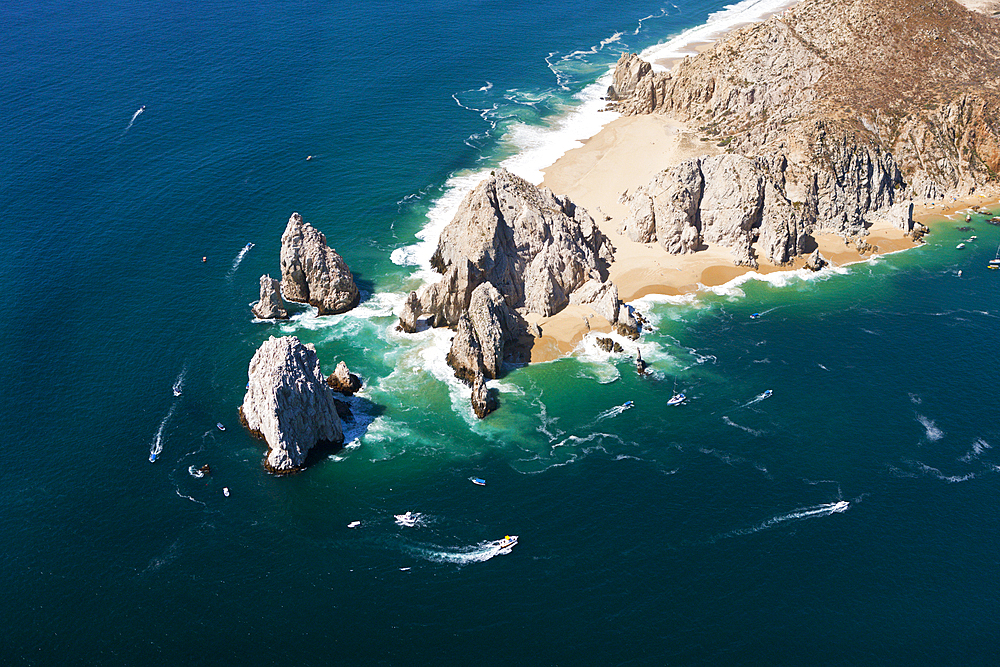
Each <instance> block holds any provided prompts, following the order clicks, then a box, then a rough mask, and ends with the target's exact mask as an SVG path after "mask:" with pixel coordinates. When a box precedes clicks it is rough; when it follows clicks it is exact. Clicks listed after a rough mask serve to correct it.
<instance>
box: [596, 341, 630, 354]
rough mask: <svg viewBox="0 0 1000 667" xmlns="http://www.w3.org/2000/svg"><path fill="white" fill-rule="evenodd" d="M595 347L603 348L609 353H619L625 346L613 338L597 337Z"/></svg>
mask: <svg viewBox="0 0 1000 667" xmlns="http://www.w3.org/2000/svg"><path fill="white" fill-rule="evenodd" d="M597 347H599V348H600V349H602V350H604V351H605V352H607V353H609V354H611V353H614V354H621V353H622V352H624V351H625V348H623V347H622V345H621V343H619V342H618V341H616V340H614V339H613V338H598V339H597Z"/></svg>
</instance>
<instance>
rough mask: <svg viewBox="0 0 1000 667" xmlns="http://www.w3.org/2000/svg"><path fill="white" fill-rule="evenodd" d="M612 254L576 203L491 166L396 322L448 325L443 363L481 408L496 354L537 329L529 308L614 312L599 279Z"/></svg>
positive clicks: (611, 294) (410, 326) (610, 290)
mask: <svg viewBox="0 0 1000 667" xmlns="http://www.w3.org/2000/svg"><path fill="white" fill-rule="evenodd" d="M613 257H614V248H612V246H611V244H610V243H609V241H608V239H607V238H606V237H605V236H604V234H602V233H601V231H600V229H599V228H598V227H597V225H596V224H595V222H594V219H593V218H592V217H591V216H590V214H589V213H588V212H587V211H586V210H585V209H583V208H582V207H580V206H577V205H576V204H575V203H574V202H573V201H571V200H570V199H569V198H567V197H560V196H558V195H555V194H553V192H552V191H551V190H549V189H547V188H538V187H536V186H534V185H532V184H531V183H528V182H527V181H525V180H524V179H522V178H520V177H518V176H515V175H513V174H511V173H509V172H507V171H506V170H503V169H500V170H497V171H495V172H493V173H492V174H491V175H490V177H489V178H487V179H486V180H484V181H483V182H481V183H480V184H479V185H478V186H476V187H475V188H474V189H473V190H472V191H470V192H469V193H468V194H467V195H466V197H465V199H464V200H463V201H462V203H461V205H460V206H459V209H458V212H457V213H456V214H455V217H454V219H453V220H452V221H451V222H450V223H449V224H448V225H447V227H445V229H444V230H443V232H442V233H441V237H440V240H439V241H438V245H437V250H436V251H435V253H434V256H433V258H432V259H431V264H432V266H433V267H434V268H435V269H436V270H437V271H438V272H439V273H441V274H443V277H442V278H441V280H440V281H438V282H436V283H433V284H430V285H427V286H425V287H424V288H423V289H422V290H420V292H419V293H418V292H413V293H411V294H410V295H409V297H408V298H407V299H406V302H405V304H404V306H403V310H402V313H401V314H400V320H399V327H400V329H402V330H403V331H406V332H411V333H412V332H413V331H415V330H416V328H417V322H418V320H420V319H421V318H424V319H425V320H426V321H427V323H428V324H429V325H430V326H438V327H450V328H452V329H455V331H456V333H455V336H454V338H453V339H452V345H451V350H450V351H449V353H448V357H447V358H448V363H449V365H451V367H452V368H454V369H455V374H456V375H457V376H458V377H459V378H461V379H462V380H463V381H465V382H466V383H468V384H469V385H471V386H473V387H474V389H475V391H474V392H473V405H474V407H475V410H476V413H477V414H479V416H480V417H482V416H485V414H486V413H488V412H489V411H490V410H491V409H492V407H494V406H495V401H493V400H490V399H489V397H488V392H487V391H486V388H485V380H486V379H491V378H496V377H498V376H499V374H500V372H501V368H502V362H503V360H504V359H505V358H510V359H511V360H514V361H518V360H524V359H523V358H522V359H518V358H517V354H518V353H519V351H521V352H522V353H523V349H524V346H525V341H526V340H528V341H530V339H531V338H532V337H533V336H535V335H539V334H540V331H539V329H538V327H537V325H535V326H532V324H531V323H530V322H529V319H530V318H531V317H533V316H539V317H546V316H550V315H553V314H555V313H558V312H559V311H561V310H563V309H564V308H566V307H567V306H568V305H569V304H570V303H571V301H573V300H574V299H577V300H582V299H583V300H585V299H591V300H595V301H599V302H600V304H601V307H602V309H603V310H605V311H606V312H607V314H608V316H609V318H610V319H611V320H613V321H614V320H617V315H618V312H619V308H620V306H621V304H620V302H619V301H618V297H617V290H616V289H615V288H614V286H613V285H611V284H609V283H607V278H608V266H609V265H610V263H611V261H612V260H613ZM585 285H586V286H588V287H587V289H586V290H581V288H582V287H584V286H585ZM578 291H579V293H578ZM527 348H529V349H530V342H528V343H527ZM477 397H478V398H477Z"/></svg>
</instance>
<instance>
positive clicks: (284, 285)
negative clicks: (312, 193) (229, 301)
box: [281, 213, 361, 315]
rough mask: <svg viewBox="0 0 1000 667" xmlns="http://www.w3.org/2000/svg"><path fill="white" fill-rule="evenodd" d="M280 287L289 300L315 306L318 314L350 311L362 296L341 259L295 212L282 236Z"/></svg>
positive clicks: (316, 231) (319, 234)
mask: <svg viewBox="0 0 1000 667" xmlns="http://www.w3.org/2000/svg"><path fill="white" fill-rule="evenodd" d="M281 290H282V292H283V293H284V295H285V298H286V299H289V300H290V301H300V302H303V303H308V304H311V305H313V306H316V308H317V309H318V310H319V314H320V315H333V314H336V313H342V312H344V311H347V310H350V309H351V308H353V307H354V306H356V305H358V301H359V300H360V298H361V293H360V292H359V291H358V287H357V285H355V284H354V277H353V276H352V275H351V271H350V269H348V268H347V264H346V263H345V262H344V260H343V258H342V257H341V256H340V255H338V254H337V252H336V251H335V250H333V249H332V248H330V247H329V246H327V244H326V236H324V235H323V233H322V232H320V231H319V230H318V229H316V228H315V227H313V226H312V225H310V224H309V223H307V222H304V221H303V220H302V216H301V215H299V214H298V213H293V214H292V217H290V218H289V219H288V225H287V226H286V227H285V233H284V234H282V235H281Z"/></svg>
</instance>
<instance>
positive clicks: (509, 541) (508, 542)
mask: <svg viewBox="0 0 1000 667" xmlns="http://www.w3.org/2000/svg"><path fill="white" fill-rule="evenodd" d="M516 544H517V535H505V536H504V538H503V539H502V540H500V541H499V542H497V546H498V547H499V548H501V549H509V548H511V547H512V546H514V545H516Z"/></svg>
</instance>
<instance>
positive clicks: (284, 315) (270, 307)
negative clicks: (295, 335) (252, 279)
mask: <svg viewBox="0 0 1000 667" xmlns="http://www.w3.org/2000/svg"><path fill="white" fill-rule="evenodd" d="M250 310H252V311H253V314H254V315H255V316H256V317H258V318H260V319H262V320H287V319H288V311H287V310H285V303H284V302H283V301H282V300H281V282H280V281H278V280H276V279H274V278H272V277H271V276H268V275H263V276H261V277H260V300H259V301H258V302H257V303H255V304H254V305H253V307H251V309H250Z"/></svg>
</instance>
